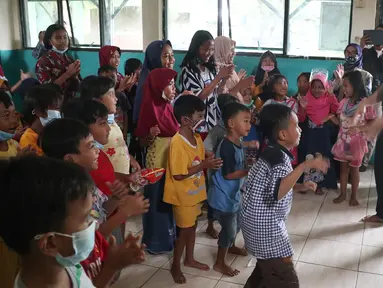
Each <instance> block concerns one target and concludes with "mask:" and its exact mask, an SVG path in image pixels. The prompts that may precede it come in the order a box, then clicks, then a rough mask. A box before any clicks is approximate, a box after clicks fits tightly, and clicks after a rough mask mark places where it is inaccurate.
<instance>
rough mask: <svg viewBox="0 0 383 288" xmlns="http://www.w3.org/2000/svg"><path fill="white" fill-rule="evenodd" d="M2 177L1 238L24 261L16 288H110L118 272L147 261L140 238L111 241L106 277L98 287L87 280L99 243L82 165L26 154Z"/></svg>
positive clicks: (3, 167)
mask: <svg viewBox="0 0 383 288" xmlns="http://www.w3.org/2000/svg"><path fill="white" fill-rule="evenodd" d="M0 177H1V178H2V179H0V181H1V183H2V192H3V194H4V195H2V200H3V201H1V202H0V236H1V237H2V239H3V240H4V242H5V243H6V245H7V246H8V247H9V248H10V249H12V250H14V251H15V252H16V253H17V254H18V255H19V256H20V257H21V258H22V269H21V270H20V273H19V275H17V278H16V280H15V283H14V286H13V287H59V286H60V287H62V286H65V287H73V288H80V287H81V288H90V287H94V286H93V285H95V286H96V287H109V285H110V282H111V279H112V278H113V276H114V274H115V273H116V272H117V271H119V270H121V269H123V268H124V267H126V266H128V265H131V264H135V263H141V262H142V261H143V260H144V258H145V254H144V251H143V247H140V245H139V244H138V243H137V241H138V237H133V236H132V235H129V236H128V237H127V238H126V241H125V243H124V245H121V246H119V247H114V246H115V241H114V240H113V239H111V241H110V246H109V249H108V251H107V253H108V258H107V259H106V260H105V262H104V265H103V269H102V270H101V273H100V274H99V276H98V277H97V278H96V279H95V280H94V282H93V284H92V282H91V281H90V279H89V278H88V277H87V275H86V274H85V272H84V269H83V268H82V267H81V266H80V265H79V263H80V262H81V261H82V260H85V259H86V258H87V257H88V255H89V253H90V252H91V251H92V249H93V247H94V245H95V223H94V222H93V220H92V219H91V218H90V217H89V216H90V211H91V208H92V191H93V189H94V187H93V182H92V179H91V178H90V177H89V175H88V173H86V171H85V170H84V169H82V168H81V167H79V166H77V165H74V164H73V163H69V162H65V161H61V160H56V159H51V158H46V157H37V156H27V157H22V158H15V159H13V160H10V161H1V162H0ZM53 191H54V193H52V192H53ZM21 200H22V201H21ZM9 219H12V221H9ZM1 284H2V285H4V279H3V278H2V280H1ZM3 287H11V286H3Z"/></svg>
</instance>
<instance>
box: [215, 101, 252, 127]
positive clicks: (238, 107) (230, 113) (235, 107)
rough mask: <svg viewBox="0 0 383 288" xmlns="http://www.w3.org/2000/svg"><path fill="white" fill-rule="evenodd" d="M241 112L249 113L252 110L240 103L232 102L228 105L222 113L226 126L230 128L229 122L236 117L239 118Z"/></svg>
mask: <svg viewBox="0 0 383 288" xmlns="http://www.w3.org/2000/svg"><path fill="white" fill-rule="evenodd" d="M240 112H249V113H250V109H249V108H247V107H246V106H245V105H243V104H241V103H238V102H230V103H228V104H227V105H226V106H225V108H224V109H223V112H222V119H223V123H224V124H225V127H226V128H228V127H229V120H230V119H233V118H234V117H235V116H237V115H238V114H239V113H240Z"/></svg>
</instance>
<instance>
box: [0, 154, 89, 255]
mask: <svg viewBox="0 0 383 288" xmlns="http://www.w3.org/2000/svg"><path fill="white" fill-rule="evenodd" d="M0 178H1V189H2V190H1V191H2V192H3V193H2V194H3V195H2V201H0V237H1V238H2V239H3V240H4V242H5V244H6V245H7V246H8V247H9V248H10V249H12V250H14V251H15V252H16V253H17V254H19V255H21V256H25V255H28V254H29V253H30V252H31V241H35V240H34V238H35V236H36V235H40V234H45V233H49V232H61V231H63V228H64V227H63V226H64V223H65V220H66V218H67V217H68V210H69V206H70V203H71V202H73V201H78V200H84V199H86V197H87V196H88V193H89V192H92V190H93V189H94V184H93V182H92V179H91V178H90V176H89V173H87V172H86V171H85V170H84V169H82V167H80V166H78V165H76V164H74V163H70V162H67V161H62V160H57V159H51V158H48V157H44V156H31V155H29V156H24V157H21V158H11V159H10V160H8V161H5V160H2V161H0ZM10 219H12V220H11V221H10Z"/></svg>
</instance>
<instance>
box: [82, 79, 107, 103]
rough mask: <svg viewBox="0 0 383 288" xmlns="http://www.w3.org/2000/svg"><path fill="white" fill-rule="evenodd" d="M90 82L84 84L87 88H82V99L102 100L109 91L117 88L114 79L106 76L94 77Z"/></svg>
mask: <svg viewBox="0 0 383 288" xmlns="http://www.w3.org/2000/svg"><path fill="white" fill-rule="evenodd" d="M91 77H92V76H91ZM88 81H89V82H88ZM88 81H87V83H86V84H84V85H85V86H84V85H83V86H82V87H81V98H82V99H88V100H90V99H100V98H101V97H102V96H104V95H105V93H106V92H108V91H109V89H111V88H114V86H115V83H114V81H113V79H111V78H109V77H104V76H96V77H92V78H89V80H88Z"/></svg>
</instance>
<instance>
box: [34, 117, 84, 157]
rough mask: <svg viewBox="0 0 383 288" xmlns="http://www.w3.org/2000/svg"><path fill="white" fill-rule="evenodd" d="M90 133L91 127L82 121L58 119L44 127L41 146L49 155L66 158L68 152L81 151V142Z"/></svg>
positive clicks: (76, 152)
mask: <svg viewBox="0 0 383 288" xmlns="http://www.w3.org/2000/svg"><path fill="white" fill-rule="evenodd" d="M89 135H90V131H89V128H88V127H87V126H86V125H85V124H84V123H82V122H80V121H77V120H74V119H68V118H63V119H56V120H53V121H52V122H50V123H48V124H47V126H45V127H44V130H43V132H42V133H41V135H40V140H41V142H40V143H41V148H42V149H43V152H44V154H45V155H46V156H48V157H52V158H57V159H64V156H65V155H67V154H78V153H80V151H79V147H80V142H81V140H83V139H85V138H87V137H88V136H89Z"/></svg>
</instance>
